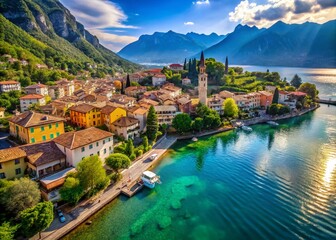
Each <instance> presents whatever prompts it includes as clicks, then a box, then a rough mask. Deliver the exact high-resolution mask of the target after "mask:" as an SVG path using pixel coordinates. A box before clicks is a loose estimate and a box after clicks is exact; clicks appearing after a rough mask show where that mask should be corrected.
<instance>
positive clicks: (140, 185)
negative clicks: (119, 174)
mask: <svg viewBox="0 0 336 240" xmlns="http://www.w3.org/2000/svg"><path fill="white" fill-rule="evenodd" d="M143 187H144V185H143V183H141V182H136V183H135V184H134V185H132V186H131V187H127V186H125V187H124V188H122V189H121V193H122V194H124V195H126V196H127V197H129V198H130V197H133V196H134V195H135V194H136V193H137V192H139V191H140V190H141V189H142V188H143Z"/></svg>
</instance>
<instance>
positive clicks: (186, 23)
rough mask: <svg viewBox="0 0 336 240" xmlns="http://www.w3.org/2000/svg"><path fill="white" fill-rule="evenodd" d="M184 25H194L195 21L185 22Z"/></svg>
mask: <svg viewBox="0 0 336 240" xmlns="http://www.w3.org/2000/svg"><path fill="white" fill-rule="evenodd" d="M184 25H185V26H192V25H195V23H194V22H185V23H184Z"/></svg>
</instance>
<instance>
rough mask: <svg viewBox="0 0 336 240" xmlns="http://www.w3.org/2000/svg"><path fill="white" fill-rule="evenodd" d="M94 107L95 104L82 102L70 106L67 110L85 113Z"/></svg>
mask: <svg viewBox="0 0 336 240" xmlns="http://www.w3.org/2000/svg"><path fill="white" fill-rule="evenodd" d="M94 108H95V106H92V105H89V104H86V103H82V104H79V105H76V106H72V107H70V108H69V110H71V111H75V112H81V113H87V112H90V111H91V110H92V109H94Z"/></svg>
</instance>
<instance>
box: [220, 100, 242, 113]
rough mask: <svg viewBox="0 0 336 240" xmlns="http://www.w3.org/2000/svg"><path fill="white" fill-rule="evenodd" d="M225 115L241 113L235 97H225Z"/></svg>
mask: <svg viewBox="0 0 336 240" xmlns="http://www.w3.org/2000/svg"><path fill="white" fill-rule="evenodd" d="M223 108H224V116H226V117H237V116H238V113H239V108H238V106H237V104H236V102H235V100H234V99H233V98H227V99H225V101H224V103H223Z"/></svg>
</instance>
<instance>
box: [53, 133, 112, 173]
mask: <svg viewBox="0 0 336 240" xmlns="http://www.w3.org/2000/svg"><path fill="white" fill-rule="evenodd" d="M54 142H55V143H56V146H57V147H58V148H59V149H60V150H61V151H62V152H63V153H64V154H65V155H66V165H67V166H68V167H70V166H73V167H76V166H77V164H78V163H79V162H80V161H81V160H82V159H83V158H85V157H89V156H93V155H96V154H97V155H98V156H99V157H100V159H101V160H102V161H103V163H105V158H107V157H108V156H109V155H110V154H111V153H113V134H112V133H110V132H107V131H103V130H100V129H98V128H95V127H90V128H87V129H84V130H80V131H76V132H67V133H64V134H62V135H60V136H59V137H57V138H55V139H54Z"/></svg>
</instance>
